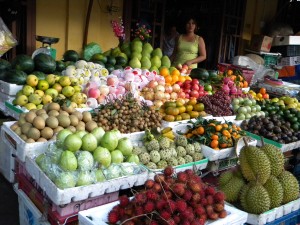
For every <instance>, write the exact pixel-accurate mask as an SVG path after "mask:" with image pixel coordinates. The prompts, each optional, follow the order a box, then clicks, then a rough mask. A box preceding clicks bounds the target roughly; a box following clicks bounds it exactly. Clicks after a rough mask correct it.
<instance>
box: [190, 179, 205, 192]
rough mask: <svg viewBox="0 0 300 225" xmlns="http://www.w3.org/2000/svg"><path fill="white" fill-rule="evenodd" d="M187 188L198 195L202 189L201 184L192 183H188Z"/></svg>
mask: <svg viewBox="0 0 300 225" xmlns="http://www.w3.org/2000/svg"><path fill="white" fill-rule="evenodd" d="M188 186H189V188H190V189H191V190H192V191H193V192H194V193H199V192H200V191H201V189H202V187H201V184H200V183H197V182H194V181H189V182H188Z"/></svg>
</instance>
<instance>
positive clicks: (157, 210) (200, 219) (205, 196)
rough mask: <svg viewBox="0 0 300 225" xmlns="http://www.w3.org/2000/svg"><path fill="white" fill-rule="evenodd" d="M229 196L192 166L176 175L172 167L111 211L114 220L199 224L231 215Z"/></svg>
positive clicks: (133, 222) (138, 222)
mask: <svg viewBox="0 0 300 225" xmlns="http://www.w3.org/2000/svg"><path fill="white" fill-rule="evenodd" d="M224 200H225V196H224V194H223V193H222V192H217V191H216V190H215V189H214V188H213V187H211V186H208V185H206V184H205V183H203V182H202V180H201V178H200V177H199V176H198V175H196V174H194V172H193V171H192V170H186V171H185V172H179V173H178V174H177V175H174V170H173V168H172V167H167V168H166V169H165V170H164V174H160V175H156V176H155V178H154V180H148V181H146V182H145V190H143V191H140V192H138V193H136V194H135V195H134V196H133V199H132V200H130V199H129V198H128V197H127V196H121V197H120V199H119V201H120V203H119V204H118V205H116V206H115V207H114V208H113V209H112V210H111V211H110V212H109V215H108V222H109V223H110V224H118V223H119V222H121V223H124V224H132V225H134V224H153V225H158V224H168V225H173V224H174V225H175V224H199V225H204V224H205V223H206V221H207V220H208V219H209V220H217V219H218V218H224V217H226V216H227V212H226V210H225V209H224Z"/></svg>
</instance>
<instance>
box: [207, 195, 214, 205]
mask: <svg viewBox="0 0 300 225" xmlns="http://www.w3.org/2000/svg"><path fill="white" fill-rule="evenodd" d="M206 200H207V204H208V205H212V204H214V197H213V196H212V195H207V196H206Z"/></svg>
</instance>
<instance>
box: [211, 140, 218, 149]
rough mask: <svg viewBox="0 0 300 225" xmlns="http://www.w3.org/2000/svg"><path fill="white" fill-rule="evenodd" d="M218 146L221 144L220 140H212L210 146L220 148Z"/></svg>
mask: <svg viewBox="0 0 300 225" xmlns="http://www.w3.org/2000/svg"><path fill="white" fill-rule="evenodd" d="M218 146H219V141H218V140H212V141H211V142H210V147H212V148H218Z"/></svg>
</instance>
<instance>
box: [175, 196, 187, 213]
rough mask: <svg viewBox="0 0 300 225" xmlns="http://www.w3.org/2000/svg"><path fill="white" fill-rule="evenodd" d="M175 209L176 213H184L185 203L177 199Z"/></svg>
mask: <svg viewBox="0 0 300 225" xmlns="http://www.w3.org/2000/svg"><path fill="white" fill-rule="evenodd" d="M176 208H177V211H178V212H184V211H185V210H186V209H187V204H186V201H184V200H182V199H178V200H177V201H176Z"/></svg>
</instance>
